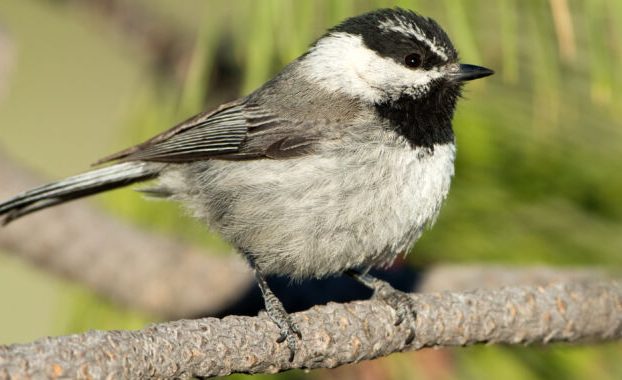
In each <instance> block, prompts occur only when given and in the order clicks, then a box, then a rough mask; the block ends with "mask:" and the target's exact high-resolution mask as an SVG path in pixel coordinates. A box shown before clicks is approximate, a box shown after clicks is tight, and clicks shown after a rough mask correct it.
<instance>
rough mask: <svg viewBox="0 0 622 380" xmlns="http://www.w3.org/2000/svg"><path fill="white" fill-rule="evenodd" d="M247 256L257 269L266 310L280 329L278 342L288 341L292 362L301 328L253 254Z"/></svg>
mask: <svg viewBox="0 0 622 380" xmlns="http://www.w3.org/2000/svg"><path fill="white" fill-rule="evenodd" d="M246 257H247V258H248V261H249V262H250V264H251V266H252V268H253V270H254V271H255V278H256V279H257V284H258V285H259V289H260V290H261V295H262V296H263V300H264V304H265V305H266V312H267V313H268V316H269V317H270V319H272V321H273V322H274V323H275V324H276V325H277V326H278V328H279V330H280V335H279V338H278V339H277V342H278V343H282V342H284V341H287V347H289V352H290V355H289V361H290V362H291V361H293V360H294V355H295V354H296V336H298V339H302V334H301V332H300V329H299V328H298V325H297V324H296V323H295V322H294V321H293V320H292V317H291V316H290V315H289V314H288V313H287V311H285V308H284V307H283V304H282V303H281V301H280V300H279V299H278V297H277V296H276V295H275V294H274V293H273V292H272V290H270V287H269V286H268V283H267V282H266V278H265V276H264V275H263V273H262V272H261V269H260V268H259V266H258V265H257V263H256V262H255V260H254V259H253V257H252V255H250V254H247V255H246ZM294 335H296V336H294Z"/></svg>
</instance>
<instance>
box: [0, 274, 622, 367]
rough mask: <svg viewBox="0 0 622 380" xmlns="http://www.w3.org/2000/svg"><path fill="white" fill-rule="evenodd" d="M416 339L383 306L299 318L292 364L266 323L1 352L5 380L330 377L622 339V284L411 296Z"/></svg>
mask: <svg viewBox="0 0 622 380" xmlns="http://www.w3.org/2000/svg"><path fill="white" fill-rule="evenodd" d="M412 297H413V299H414V300H415V303H416V305H417V312H418V319H417V337H416V338H415V340H414V342H413V343H412V344H411V345H405V343H404V339H405V337H406V335H407V331H406V329H407V327H406V326H395V325H394V323H393V322H394V320H395V315H394V312H393V310H392V309H390V308H389V307H387V306H386V305H385V304H384V303H382V302H380V301H377V300H369V301H359V302H352V303H349V304H337V303H330V304H328V305H326V306H317V307H314V308H312V309H310V310H308V311H305V312H301V313H297V314H295V315H294V318H295V320H296V321H297V322H298V324H299V326H300V327H301V330H302V334H303V340H302V342H301V344H300V348H299V351H298V352H297V354H296V357H295V359H294V361H293V362H292V363H290V362H288V355H289V354H288V352H287V347H286V345H283V344H278V343H276V338H277V336H278V331H277V328H276V327H275V326H274V324H273V323H272V322H271V321H270V320H269V318H268V317H267V316H266V315H263V314H262V315H260V316H259V317H237V316H231V317H226V318H224V319H216V318H205V319H199V320H184V321H178V322H171V323H163V324H157V325H153V326H151V327H148V328H146V329H144V330H139V331H108V332H104V331H92V332H88V333H85V334H82V335H72V336H67V337H58V338H46V339H41V340H38V341H36V342H34V343H31V344H22V345H12V346H4V347H1V346H0V376H8V377H11V376H14V377H20V378H21V377H42V376H47V377H54V378H56V377H70V378H91V377H93V378H102V377H109V378H144V377H156V378H178V377H179V378H189V377H192V376H198V377H211V376H221V375H227V374H230V373H274V372H279V371H284V370H288V369H292V368H332V367H336V366H340V365H343V364H346V363H353V362H358V361H361V360H368V359H373V358H377V357H381V356H386V355H388V354H390V353H392V352H398V351H408V350H416V349H420V348H423V347H438V346H442V347H447V346H463V345H470V344H476V343H507V344H533V343H541V344H546V343H551V342H577V341H605V340H612V339H619V338H621V337H622V282H610V283H606V282H587V283H573V284H568V283H567V284H554V285H549V286H547V287H533V286H525V287H509V288H503V289H500V290H475V291H471V292H463V293H432V294H418V295H413V296H412Z"/></svg>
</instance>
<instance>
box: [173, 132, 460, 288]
mask: <svg viewBox="0 0 622 380" xmlns="http://www.w3.org/2000/svg"><path fill="white" fill-rule="evenodd" d="M376 137H378V136H376ZM383 139H384V140H383ZM366 141H370V140H366ZM371 141H374V143H371V144H369V143H360V144H359V143H355V142H352V143H349V144H344V142H343V140H340V141H339V145H334V146H331V145H330V144H326V145H325V146H324V147H323V148H322V151H321V152H318V154H314V155H309V156H304V157H300V158H294V159H288V160H255V161H210V162H209V163H204V164H203V166H197V167H195V168H194V169H193V171H191V172H188V173H185V177H186V180H185V181H196V182H200V183H196V185H198V186H199V187H200V188H202V189H204V190H203V191H202V192H200V193H196V192H195V193H192V194H190V193H187V194H185V195H183V196H180V198H182V199H183V200H185V201H187V202H189V204H190V208H191V209H192V210H193V211H194V213H195V214H197V216H199V217H202V218H203V219H205V220H207V222H208V223H209V224H211V225H212V227H213V228H214V229H216V230H218V231H219V232H220V233H222V234H223V235H224V237H225V238H226V239H227V240H229V241H230V242H231V243H232V244H233V245H234V246H236V247H237V248H239V249H240V250H242V251H245V252H249V253H252V254H253V255H254V256H255V260H256V262H257V264H258V265H260V266H261V267H262V269H263V270H264V271H265V272H266V273H279V274H289V275H290V276H291V277H294V278H306V277H323V276H327V275H330V274H335V273H340V272H343V271H344V270H346V269H349V268H356V267H359V268H361V267H365V266H372V265H380V264H384V263H387V262H390V261H392V260H393V259H394V258H395V256H396V255H397V254H398V253H400V252H404V251H405V250H407V249H408V248H410V246H411V245H412V244H413V243H414V242H415V240H416V239H417V238H418V237H419V236H420V235H421V233H422V231H423V229H424V228H425V227H426V226H427V225H428V224H429V223H431V222H432V221H433V220H434V219H435V218H436V216H437V215H438V212H439V209H440V206H441V204H442V202H443V200H444V199H445V197H446V195H447V192H448V190H449V185H450V181H451V177H452V175H453V173H454V166H453V161H454V156H455V147H454V145H453V144H445V145H437V146H435V147H434V149H433V150H428V149H419V148H418V149H413V148H412V147H410V145H408V143H407V142H405V141H401V140H399V141H398V140H396V138H395V135H392V136H391V138H390V140H387V139H386V136H383V137H380V138H377V139H375V140H371ZM195 188H196V187H195Z"/></svg>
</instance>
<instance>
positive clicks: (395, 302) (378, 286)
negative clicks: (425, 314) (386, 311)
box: [346, 269, 417, 344]
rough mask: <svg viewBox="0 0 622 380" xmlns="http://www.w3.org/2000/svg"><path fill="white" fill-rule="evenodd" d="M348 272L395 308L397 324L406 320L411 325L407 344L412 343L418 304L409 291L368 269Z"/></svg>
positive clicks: (376, 296) (347, 272)
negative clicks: (376, 275) (371, 272)
mask: <svg viewBox="0 0 622 380" xmlns="http://www.w3.org/2000/svg"><path fill="white" fill-rule="evenodd" d="M346 274H347V275H348V276H350V277H352V278H354V279H355V280H356V281H358V282H360V283H361V284H363V285H365V286H366V287H368V288H370V289H371V290H373V291H374V295H373V296H372V297H374V298H379V299H381V300H382V301H384V302H385V303H386V304H387V305H389V306H391V307H392V308H393V310H395V314H396V315H397V319H396V320H395V325H396V326H397V325H400V324H402V322H404V321H406V322H407V323H408V324H409V325H410V333H409V334H408V337H407V338H406V344H409V343H411V342H412V340H413V339H414V338H415V327H416V326H415V322H416V320H417V312H416V311H415V308H416V305H415V303H414V301H413V299H412V298H411V296H410V295H409V294H408V293H404V292H402V291H400V290H397V289H395V288H394V287H393V286H391V284H389V283H388V282H386V281H383V280H380V279H378V278H376V277H374V276H372V275H370V274H369V273H367V271H365V272H360V271H357V270H353V269H350V270H348V271H346Z"/></svg>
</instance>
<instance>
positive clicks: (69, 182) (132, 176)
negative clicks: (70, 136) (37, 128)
mask: <svg viewBox="0 0 622 380" xmlns="http://www.w3.org/2000/svg"><path fill="white" fill-rule="evenodd" d="M158 173H159V170H158V169H157V168H156V167H155V166H153V165H150V164H146V163H141V162H127V163H122V164H117V165H113V166H109V167H106V168H102V169H97V170H93V171H90V172H86V173H83V174H79V175H76V176H73V177H69V178H67V179H64V180H61V181H58V182H54V183H50V184H47V185H43V186H40V187H37V188H35V189H32V190H29V191H26V192H24V193H22V194H19V195H17V196H15V197H14V198H12V199H9V200H7V201H6V202H4V203H0V224H1V225H6V224H8V223H10V222H12V221H13V220H15V219H17V218H19V217H22V216H24V215H27V214H30V213H32V212H35V211H38V210H41V209H44V208H48V207H51V206H55V205H57V204H60V203H65V202H68V201H71V200H74V199H78V198H82V197H86V196H88V195H93V194H97V193H100V192H103V191H107V190H112V189H116V188H118V187H123V186H127V185H130V184H132V183H135V182H141V181H146V180H149V179H152V178H155V177H157V176H158Z"/></svg>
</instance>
